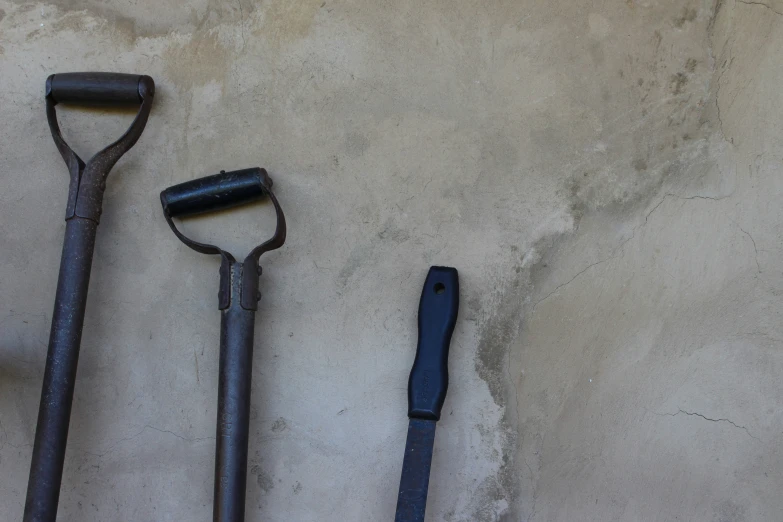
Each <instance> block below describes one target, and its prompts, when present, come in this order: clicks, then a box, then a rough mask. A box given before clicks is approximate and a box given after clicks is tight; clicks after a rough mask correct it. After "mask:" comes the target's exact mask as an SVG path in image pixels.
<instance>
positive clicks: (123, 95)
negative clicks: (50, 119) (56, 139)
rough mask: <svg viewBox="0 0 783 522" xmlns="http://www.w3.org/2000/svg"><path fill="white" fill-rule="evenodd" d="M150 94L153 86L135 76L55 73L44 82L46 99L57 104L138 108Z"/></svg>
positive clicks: (151, 94) (140, 77) (145, 77)
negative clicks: (49, 98) (132, 106)
mask: <svg viewBox="0 0 783 522" xmlns="http://www.w3.org/2000/svg"><path fill="white" fill-rule="evenodd" d="M154 94H155V82H154V81H153V80H152V78H150V77H149V76H146V75H139V74H124V73H109V72H81V73H58V74H53V75H51V76H49V78H47V79H46V95H47V96H51V97H52V99H54V101H55V102H58V103H59V102H65V103H84V104H110V105H133V104H135V105H138V104H139V103H141V102H142V100H143V99H144V98H146V97H148V96H154Z"/></svg>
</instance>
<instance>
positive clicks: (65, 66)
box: [0, 0, 783, 522]
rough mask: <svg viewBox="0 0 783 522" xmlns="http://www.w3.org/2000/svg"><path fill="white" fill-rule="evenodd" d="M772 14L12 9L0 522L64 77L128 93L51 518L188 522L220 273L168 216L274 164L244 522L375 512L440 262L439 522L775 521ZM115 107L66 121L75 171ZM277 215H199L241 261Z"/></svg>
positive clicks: (250, 6)
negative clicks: (421, 316)
mask: <svg viewBox="0 0 783 522" xmlns="http://www.w3.org/2000/svg"><path fill="white" fill-rule="evenodd" d="M781 56H783V3H781V1H780V0H767V3H761V2H743V1H736V0H722V1H721V0H718V1H717V3H716V2H715V1H713V0H705V1H693V0H688V1H684V2H683V1H674V0H668V1H667V0H664V1H660V2H644V1H635V0H627V1H625V2H607V1H603V2H602V1H594V2H573V1H571V0H547V1H543V0H527V1H525V2H494V3H486V2H478V1H475V2H473V1H462V0H460V1H457V2H430V3H426V5H422V3H420V2H391V3H389V2H371V3H367V2H356V3H343V2H336V1H332V0H326V1H323V0H317V1H314V2H313V1H297V2H279V1H272V2H266V3H252V2H250V1H248V0H241V1H237V2H235V3H230V4H228V3H219V2H207V1H204V0H201V1H194V2H189V3H188V5H187V7H182V6H181V4H180V3H178V2H171V1H166V2H152V1H149V0H144V1H140V2H135V3H131V4H125V3H119V2H117V3H114V4H110V3H107V2H102V1H98V0H82V1H64V0H60V1H54V2H52V3H47V4H42V3H15V2H8V1H7V0H0V77H2V78H3V81H2V93H0V96H1V98H0V116H1V117H2V121H3V126H2V130H0V133H2V136H1V138H0V172H2V173H3V174H2V190H0V223H1V225H0V226H2V234H0V423H1V426H2V429H1V430H0V468H1V469H2V470H3V471H2V473H0V512H2V513H3V514H4V519H7V520H19V519H20V516H21V511H22V507H23V501H24V493H25V487H26V481H27V473H28V466H29V458H30V452H31V447H30V442H31V440H32V436H33V433H34V429H35V420H36V412H37V407H38V400H39V394H40V383H41V375H42V371H43V363H44V359H45V351H46V340H47V338H48V329H49V320H50V317H51V307H52V299H53V295H54V290H55V284H56V273H57V264H58V262H59V256H60V247H61V240H62V235H63V230H64V223H63V221H62V216H63V212H64V207H65V202H66V189H67V177H66V173H65V172H66V171H65V168H64V166H63V165H62V161H61V159H60V158H59V157H58V154H57V151H56V149H55V147H54V144H53V143H52V141H51V138H50V136H49V132H48V128H47V126H46V121H45V115H44V105H43V96H42V94H43V84H44V80H45V78H46V76H47V75H48V74H50V73H52V72H56V71H69V70H89V69H104V70H120V71H124V72H139V73H147V74H150V75H151V76H153V77H154V78H155V80H156V82H157V85H158V96H157V98H156V102H155V107H154V108H153V113H152V116H151V118H150V123H149V125H148V127H147V130H146V131H145V133H144V135H143V136H142V139H141V140H140V142H139V144H138V145H137V146H136V147H135V148H134V149H133V150H132V151H131V153H129V154H128V155H127V156H126V157H125V158H124V159H123V160H122V161H121V162H120V163H119V164H118V165H117V167H116V168H115V169H114V171H113V173H112V175H111V177H110V179H109V183H108V189H107V195H106V200H105V211H104V218H103V220H102V223H101V226H100V229H99V238H98V244H97V249H96V258H95V263H94V269H93V279H92V284H91V290H90V301H89V304H88V311H87V319H86V324H85V335H84V339H83V343H82V356H81V361H80V368H79V379H78V383H77V389H76V398H75V402H74V411H73V417H72V422H71V434H70V440H69V450H68V455H67V457H66V470H65V476H64V485H63V489H62V495H61V503H60V504H61V505H60V519H61V520H68V521H71V520H73V521H77V520H78V521H121V520H133V521H179V520H194V521H196V520H202V521H206V520H209V519H210V517H211V490H212V474H213V470H212V459H213V450H214V448H213V447H214V423H215V396H216V384H217V383H216V380H217V375H216V370H217V344H218V326H219V314H218V312H217V310H216V291H217V261H216V260H214V259H211V258H208V257H205V256H201V255H198V254H196V253H194V252H192V251H190V250H188V249H187V248H185V247H184V246H183V245H181V244H180V243H179V242H178V241H177V240H176V239H175V238H174V237H173V235H172V234H171V232H170V231H169V230H168V229H167V227H166V225H165V223H164V221H163V220H162V218H161V214H160V208H159V202H158V199H157V193H158V192H159V191H160V190H161V189H162V188H164V187H166V186H168V185H170V184H173V183H175V182H179V181H183V180H186V179H191V178H193V177H197V176H202V175H206V174H211V173H214V172H217V171H219V170H220V169H232V168H241V167H246V166H252V165H259V166H263V167H266V168H267V169H269V171H270V173H271V175H272V176H273V178H274V180H275V187H276V192H277V193H278V195H279V198H280V200H281V202H282V204H283V205H284V208H285V209H286V211H287V213H288V218H289V226H290V229H289V241H288V243H287V244H286V246H285V248H283V249H282V250H280V251H278V252H275V253H273V254H271V255H269V256H268V257H267V258H266V259H265V261H264V265H265V273H264V276H263V278H262V281H261V285H262V289H263V292H264V298H263V299H262V301H261V308H260V313H259V314H258V322H257V338H256V357H255V361H254V379H255V381H254V389H253V413H252V433H251V450H250V454H251V462H250V473H251V477H250V482H249V483H250V486H249V491H248V520H252V521H260V520H296V521H316V520H319V521H321V520H333V521H364V520H390V519H391V517H392V513H393V510H394V504H395V495H396V487H397V482H398V480H399V471H400V465H401V459H402V451H403V447H404V437H405V430H406V424H407V423H406V419H405V407H406V406H405V382H406V376H407V372H408V370H409V368H410V364H411V357H412V350H413V349H414V346H415V336H416V332H415V324H416V323H415V310H416V302H417V299H418V294H419V292H420V289H421V288H420V286H421V283H422V281H423V278H424V275H425V273H426V269H427V267H428V266H429V265H430V264H447V265H453V266H456V267H457V268H459V270H460V276H461V287H462V289H463V295H462V307H461V319H460V322H459V324H458V327H457V330H456V333H455V337H454V342H453V349H452V357H451V360H450V369H451V389H450V391H449V396H448V399H447V403H446V407H445V411H446V412H447V413H446V416H445V418H444V419H443V420H442V421H441V423H440V427H439V429H438V434H437V441H436V454H435V457H434V463H433V476H432V481H431V491H430V501H429V506H428V520H432V521H436V520H438V521H440V520H445V521H449V522H463V521H481V522H486V521H500V520H504V521H518V520H531V521H555V520H558V521H559V520H562V521H571V520H595V521H608V520H645V521H647V520H662V521H663V520H705V521H745V520H747V521H750V520H779V514H780V513H781V512H782V511H783V500H782V499H781V496H780V494H779V492H780V490H781V488H782V487H783V462H782V460H783V455H782V454H781V450H780V448H781V434H782V433H783V410H782V409H781V408H780V407H779V404H778V401H779V398H780V397H781V393H782V392H783V390H782V389H781V388H782V387H783V384H780V383H781V379H780V375H781V373H782V372H783V354H781V349H782V348H783V317H781V315H782V312H783V298H782V296H783V272H782V271H781V265H780V261H779V260H780V259H781V253H783V252H781V250H783V228H781V223H783V207H782V206H781V192H783V166H781V160H782V159H783V132H782V131H783V129H781V121H783V101H781V97H780V85H781V84H783V66H782V65H781V63H782V62H781ZM129 117H130V116H129V115H125V114H110V115H106V114H103V113H101V112H100V111H89V112H84V111H73V110H71V111H67V110H64V111H63V113H62V127H63V129H64V133H65V135H66V137H67V139H69V140H70V141H71V142H72V143H74V144H75V145H76V148H77V150H78V151H82V152H84V153H85V155H88V153H89V152H90V151H92V150H95V149H96V148H97V147H98V146H100V145H102V144H105V143H106V140H107V138H106V137H105V136H112V135H116V134H118V133H119V132H121V129H122V127H123V126H124V125H126V124H127V122H128V119H129ZM270 218H271V213H270V211H269V209H266V208H265V209H264V210H263V211H262V212H259V211H258V209H257V208H252V209H247V210H242V211H240V212H237V213H232V214H225V215H221V216H218V217H216V218H215V219H200V220H197V221H195V222H189V223H188V224H187V225H186V227H187V229H188V230H189V231H191V232H193V233H194V234H200V235H201V237H209V238H217V237H218V236H219V237H220V238H221V241H222V242H223V244H225V245H227V246H228V247H229V248H233V249H234V250H236V251H237V252H238V253H239V254H243V253H244V252H245V251H247V249H248V248H249V247H250V246H251V244H252V243H253V241H255V240H258V239H260V238H262V237H264V235H265V234H266V233H267V232H268V231H269V230H270V227H271V223H270V221H269V220H270Z"/></svg>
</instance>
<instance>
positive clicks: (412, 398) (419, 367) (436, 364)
mask: <svg viewBox="0 0 783 522" xmlns="http://www.w3.org/2000/svg"><path fill="white" fill-rule="evenodd" d="M458 311H459V274H458V273H457V269H456V268H451V267H445V266H433V267H431V268H430V271H429V273H428V274H427V280H426V281H425V282H424V289H423V290H422V292H421V300H420V301H419V344H418V346H417V347H416V359H415V360H414V361H413V368H411V374H410V377H409V378H408V417H410V418H411V419H414V418H415V419H427V420H438V419H440V410H441V408H442V407H443V401H445V400H446V390H448V387H449V369H448V360H449V344H450V343H451V334H452V333H453V332H454V325H455V324H456V322H457V312H458Z"/></svg>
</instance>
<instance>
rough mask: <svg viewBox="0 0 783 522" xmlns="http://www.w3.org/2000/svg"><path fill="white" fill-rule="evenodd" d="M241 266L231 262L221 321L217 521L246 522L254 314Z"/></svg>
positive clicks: (214, 512)
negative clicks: (243, 291) (244, 293)
mask: <svg viewBox="0 0 783 522" xmlns="http://www.w3.org/2000/svg"><path fill="white" fill-rule="evenodd" d="M241 270H242V264H241V263H236V262H235V263H232V265H231V271H232V272H233V273H232V274H231V284H232V294H233V296H234V297H233V298H232V299H231V304H230V305H229V307H228V308H226V309H225V310H223V311H222V317H221V321H220V368H219V377H218V419H217V437H216V439H217V450H216V453H215V500H214V508H213V519H214V521H215V522H242V521H243V520H244V519H245V488H246V485H247V445H248V435H249V429H250V383H251V377H252V373H253V332H254V324H255V311H254V310H245V309H244V308H242V306H241V303H240V299H238V296H239V285H240V284H241V279H242V278H241V277H240V274H241Z"/></svg>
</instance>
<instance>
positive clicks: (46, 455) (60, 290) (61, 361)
mask: <svg viewBox="0 0 783 522" xmlns="http://www.w3.org/2000/svg"><path fill="white" fill-rule="evenodd" d="M97 227H98V224H97V223H96V222H95V221H92V220H90V219H84V218H79V217H75V218H72V219H69V220H68V221H66V225H65V240H64V242H63V254H62V258H61V259H60V275H59V277H58V280H57V294H56V297H55V302H54V312H53V313H52V329H51V333H50V335H49V350H48V352H47V355H46V369H45V370H44V381H43V389H42V392H41V404H40V406H39V409H38V425H37V427H36V430H35V442H34V444H33V458H32V463H31V465H30V478H29V481H28V485H27V499H26V500H25V509H24V522H54V520H55V517H56V515H57V504H58V502H59V498H60V482H61V481H62V473H63V463H64V462H65V446H66V443H67V441H68V427H69V423H70V418H71V405H72V403H73V391H74V385H75V383H76V368H77V365H78V362H79V346H80V344H81V339H82V326H83V325H84V312H85V308H86V305H87V287H88V285H89V283H90V271H91V268H92V257H93V251H94V248H95V233H96V230H97Z"/></svg>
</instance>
